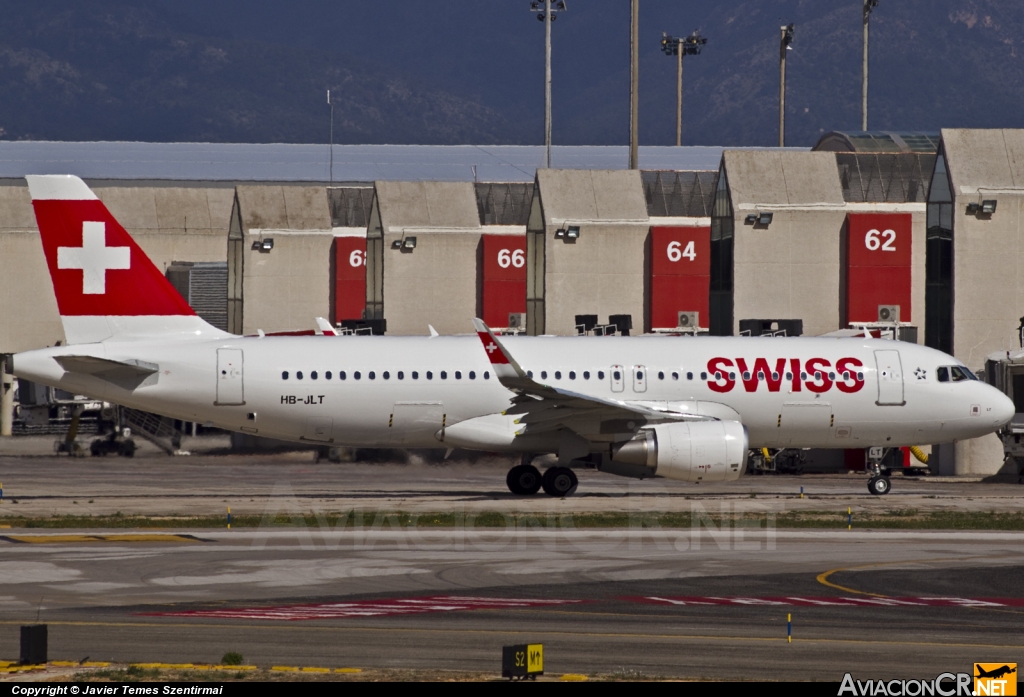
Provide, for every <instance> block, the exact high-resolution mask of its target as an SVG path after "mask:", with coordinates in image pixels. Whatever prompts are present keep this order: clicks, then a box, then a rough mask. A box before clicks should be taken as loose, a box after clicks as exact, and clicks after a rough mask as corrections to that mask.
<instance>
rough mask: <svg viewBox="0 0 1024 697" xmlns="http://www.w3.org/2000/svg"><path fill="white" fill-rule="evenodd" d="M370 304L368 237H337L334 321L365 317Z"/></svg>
mask: <svg viewBox="0 0 1024 697" xmlns="http://www.w3.org/2000/svg"><path fill="white" fill-rule="evenodd" d="M365 308H366V238H365V237H335V238H334V319H333V321H334V322H340V321H342V320H345V319H362V318H363V310H364V309H365Z"/></svg>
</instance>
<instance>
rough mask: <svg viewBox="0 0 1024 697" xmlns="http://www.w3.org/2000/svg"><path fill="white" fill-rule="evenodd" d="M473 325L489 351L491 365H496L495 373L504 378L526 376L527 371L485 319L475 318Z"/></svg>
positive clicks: (485, 349) (487, 351)
mask: <svg viewBox="0 0 1024 697" xmlns="http://www.w3.org/2000/svg"><path fill="white" fill-rule="evenodd" d="M473 326H474V327H475V328H476V333H477V336H479V337H480V341H481V342H483V345H484V351H485V352H486V353H487V358H488V360H490V361H491V365H492V366H493V367H494V373H495V375H497V376H498V379H499V380H500V379H502V378H515V377H520V378H523V377H526V373H525V372H524V371H523V369H522V368H520V367H519V364H518V363H516V361H515V359H514V358H512V355H511V354H510V353H509V352H508V351H507V350H506V349H505V347H504V346H502V344H501V342H500V341H498V338H497V337H496V336H495V335H494V332H492V331H491V329H490V327H488V326H487V325H486V324H484V322H483V320H481V319H479V318H477V319H474V320H473Z"/></svg>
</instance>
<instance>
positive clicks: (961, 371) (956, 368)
mask: <svg viewBox="0 0 1024 697" xmlns="http://www.w3.org/2000/svg"><path fill="white" fill-rule="evenodd" d="M949 374H950V375H951V376H952V378H953V382H960V381H961V380H977V379H978V378H976V377H975V376H974V373H972V372H971V371H969V370H968V369H967V368H965V367H963V366H962V365H951V366H950V367H949Z"/></svg>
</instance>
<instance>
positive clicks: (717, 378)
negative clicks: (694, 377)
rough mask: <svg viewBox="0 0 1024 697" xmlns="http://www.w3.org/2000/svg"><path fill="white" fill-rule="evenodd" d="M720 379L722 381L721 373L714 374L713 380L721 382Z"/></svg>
mask: <svg viewBox="0 0 1024 697" xmlns="http://www.w3.org/2000/svg"><path fill="white" fill-rule="evenodd" d="M703 374H704V373H701V375H703ZM721 379H722V374H721V373H715V380H721Z"/></svg>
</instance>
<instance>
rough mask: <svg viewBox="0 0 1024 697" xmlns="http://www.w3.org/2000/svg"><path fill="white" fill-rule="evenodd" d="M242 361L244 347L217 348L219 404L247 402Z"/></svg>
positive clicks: (227, 404)
mask: <svg viewBox="0 0 1024 697" xmlns="http://www.w3.org/2000/svg"><path fill="white" fill-rule="evenodd" d="M242 363H243V357H242V349H217V401H216V402H215V403H216V404H217V405H220V406H231V405H238V404H245V390H244V387H243V376H242Z"/></svg>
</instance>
